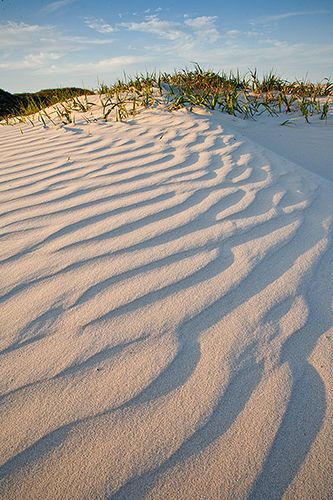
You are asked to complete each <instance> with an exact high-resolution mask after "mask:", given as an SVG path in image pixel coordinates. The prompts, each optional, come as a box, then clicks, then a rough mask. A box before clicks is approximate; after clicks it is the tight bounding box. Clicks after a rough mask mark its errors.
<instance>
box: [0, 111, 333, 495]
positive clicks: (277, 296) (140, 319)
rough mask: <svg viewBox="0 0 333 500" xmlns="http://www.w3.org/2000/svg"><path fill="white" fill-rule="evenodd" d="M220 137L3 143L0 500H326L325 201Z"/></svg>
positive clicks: (103, 127)
mask: <svg viewBox="0 0 333 500" xmlns="http://www.w3.org/2000/svg"><path fill="white" fill-rule="evenodd" d="M227 123H228V125H226V126H225V125H224V120H223V115H212V116H209V115H198V114H191V113H186V112H184V111H178V112H175V113H168V112H165V111H163V110H160V111H157V110H156V111H145V112H143V113H142V114H140V115H139V116H138V117H137V118H136V119H135V120H132V121H130V122H129V123H116V124H115V123H112V124H110V123H102V122H99V123H94V124H89V125H88V124H85V125H84V124H81V125H80V124H78V125H76V126H73V127H69V126H68V127H65V128H64V129H55V128H51V129H47V130H45V129H43V128H42V127H40V126H36V127H34V128H26V129H25V130H24V134H23V135H21V134H20V133H19V131H18V128H17V126H15V127H3V128H1V129H0V163H1V168H0V198H1V216H0V258H1V283H0V286H1V299H0V300H1V303H0V314H1V330H2V333H1V351H0V383H1V409H0V412H1V413H0V421H1V426H0V433H1V436H0V457H1V467H0V475H1V478H2V483H1V488H0V495H1V497H2V498H6V499H27V498H33V499H41V498H43V499H76V498H77V499H87V498H122V499H138V498H144V497H147V498H151V499H165V498H168V499H177V500H178V499H189V498H191V499H208V498H209V499H212V498H223V499H235V498H251V499H275V498H276V499H278V498H281V496H284V498H288V499H295V498H299V499H301V498H302V499H304V498H307V499H308V498H311V499H312V498H313V499H315V498H316V499H317V498H332V497H333V479H332V478H333V462H332V449H333V433H332V422H333V405H332V397H333V391H332V388H333V387H332V386H333V363H332V361H333V328H332V323H333V310H332V297H333V244H332V216H333V184H331V183H330V182H329V181H324V180H322V179H321V178H320V177H317V176H315V175H313V174H311V173H309V172H307V171H305V170H303V169H302V168H299V167H297V166H296V165H294V164H293V163H291V162H289V161H288V160H287V159H283V158H282V157H280V156H279V155H278V154H276V153H272V152H270V151H269V150H267V149H265V148H263V147H262V146H258V145H257V144H256V143H255V142H252V141H250V140H248V139H246V138H244V137H243V136H241V135H240V134H238V132H236V133H235V131H233V130H232V128H230V127H231V122H230V121H229V122H227ZM332 168H333V166H332Z"/></svg>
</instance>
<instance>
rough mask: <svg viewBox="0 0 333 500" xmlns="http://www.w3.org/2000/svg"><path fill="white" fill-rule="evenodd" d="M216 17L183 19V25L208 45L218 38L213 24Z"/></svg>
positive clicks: (218, 34)
mask: <svg viewBox="0 0 333 500" xmlns="http://www.w3.org/2000/svg"><path fill="white" fill-rule="evenodd" d="M216 20H217V16H199V17H189V18H187V19H185V21H184V24H185V25H186V26H189V27H190V28H191V29H192V30H193V31H194V33H195V34H196V36H198V37H199V38H200V39H202V40H205V41H207V42H209V43H213V42H216V41H217V40H218V39H219V38H220V33H219V32H218V30H217V28H216V26H215V22H216Z"/></svg>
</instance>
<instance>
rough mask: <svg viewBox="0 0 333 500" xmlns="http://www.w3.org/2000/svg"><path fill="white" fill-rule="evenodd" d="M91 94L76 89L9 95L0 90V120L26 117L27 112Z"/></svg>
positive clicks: (85, 90) (67, 88) (46, 90)
mask: <svg viewBox="0 0 333 500" xmlns="http://www.w3.org/2000/svg"><path fill="white" fill-rule="evenodd" d="M84 94H86V95H88V94H93V91H91V90H87V89H81V88H78V87H64V88H57V89H43V90H39V91H38V92H25V93H21V94H10V93H9V92H6V91H5V90H2V89H0V119H1V118H7V117H11V116H17V115H20V114H22V115H26V114H27V111H29V110H31V112H32V113H33V112H35V111H36V109H43V108H46V107H48V106H52V105H53V104H56V103H58V102H61V101H64V100H67V99H71V98H74V97H77V96H81V95H84Z"/></svg>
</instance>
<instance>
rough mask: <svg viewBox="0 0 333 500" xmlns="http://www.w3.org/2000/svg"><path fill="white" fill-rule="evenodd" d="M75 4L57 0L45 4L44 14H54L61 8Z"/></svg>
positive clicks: (68, 0) (70, 0) (67, 0)
mask: <svg viewBox="0 0 333 500" xmlns="http://www.w3.org/2000/svg"><path fill="white" fill-rule="evenodd" d="M74 2H76V0H58V1H57V2H51V3H49V4H47V5H46V6H45V7H44V8H43V11H44V12H48V13H51V12H56V11H57V10H59V9H62V8H63V7H66V5H70V4H71V3H74Z"/></svg>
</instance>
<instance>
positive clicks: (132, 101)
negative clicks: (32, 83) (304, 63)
mask: <svg viewBox="0 0 333 500" xmlns="http://www.w3.org/2000/svg"><path fill="white" fill-rule="evenodd" d="M44 92H48V99H43V98H41V96H40V95H39V96H37V97H35V96H33V95H30V96H29V95H28V94H27V96H28V97H27V99H26V100H23V104H22V105H21V107H20V109H19V110H14V111H15V118H14V116H13V114H9V115H7V116H5V117H3V120H2V124H7V125H11V124H14V123H18V122H20V123H30V124H31V125H34V124H35V122H36V121H37V122H42V123H43V125H44V126H45V127H46V126H48V124H50V123H52V124H56V123H57V124H60V125H65V124H69V123H74V121H75V112H79V113H81V114H82V116H83V118H84V119H85V120H86V121H87V122H90V121H93V120H94V121H95V120H97V119H102V120H111V119H114V120H116V121H122V120H126V119H128V118H129V117H131V116H134V115H135V114H136V113H137V112H138V111H139V110H140V109H142V108H151V107H156V106H158V105H163V106H164V107H166V109H168V110H170V111H172V110H175V109H179V108H184V107H185V108H187V109H188V110H189V111H192V110H193V109H194V108H195V107H201V108H204V109H207V110H219V111H221V112H224V113H228V114H230V115H233V116H239V117H244V118H255V117H256V116H258V115H261V114H263V113H268V114H270V115H279V114H281V113H284V114H287V115H288V114H290V115H291V114H294V115H295V114H296V115H297V117H302V116H303V117H304V119H305V120H306V122H308V123H309V122H310V117H311V116H313V115H314V114H317V115H319V117H320V119H322V120H325V119H327V116H328V113H329V109H330V103H331V102H332V97H333V83H332V82H331V81H330V80H329V79H324V80H323V81H322V82H320V83H312V82H310V81H298V80H297V81H294V82H288V81H286V80H283V79H282V78H280V77H279V76H277V75H275V74H274V73H273V72H272V71H271V72H269V73H268V74H266V75H264V76H263V77H262V78H261V79H260V78H259V77H258V73H257V70H254V71H249V72H248V73H247V74H245V75H241V74H240V73H239V71H237V72H235V73H233V72H231V73H229V74H227V73H225V72H214V71H212V70H204V69H203V68H201V67H200V66H199V64H195V65H194V68H193V69H187V68H186V69H183V70H181V71H175V72H174V73H173V74H169V73H155V72H154V73H150V74H145V75H144V74H140V75H136V76H135V77H134V78H131V77H126V76H125V77H124V79H123V80H118V81H117V82H115V83H114V84H112V85H106V84H105V83H101V84H99V86H98V88H97V89H94V90H92V91H84V94H83V95H78V92H77V91H75V92H70V91H68V89H63V90H62V89H54V90H53V94H52V89H51V90H50V91H44ZM50 92H51V94H50ZM81 94H82V92H81ZM90 94H95V95H98V102H96V100H92V99H89V95H90ZM50 105H54V106H53V109H52V110H47V109H46V106H50ZM98 106H99V108H100V110H101V112H100V116H98V117H96V114H94V113H93V110H94V108H95V109H96V107H98ZM288 121H289V119H287V120H285V121H284V122H283V124H285V123H287V122H288Z"/></svg>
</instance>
